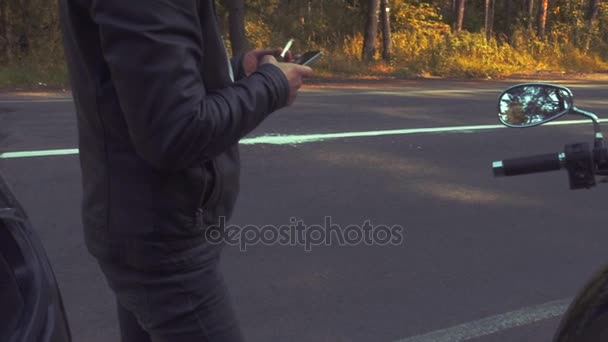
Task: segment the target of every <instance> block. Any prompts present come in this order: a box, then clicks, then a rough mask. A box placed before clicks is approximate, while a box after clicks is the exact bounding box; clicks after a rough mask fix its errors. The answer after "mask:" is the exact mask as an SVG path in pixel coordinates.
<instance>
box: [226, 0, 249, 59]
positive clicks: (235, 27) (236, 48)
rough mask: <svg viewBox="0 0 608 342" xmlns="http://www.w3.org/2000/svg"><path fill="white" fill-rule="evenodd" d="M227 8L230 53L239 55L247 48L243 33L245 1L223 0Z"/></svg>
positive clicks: (245, 37)
mask: <svg viewBox="0 0 608 342" xmlns="http://www.w3.org/2000/svg"><path fill="white" fill-rule="evenodd" d="M224 2H225V3H226V7H227V8H228V30H229V34H230V45H231V46H232V55H233V56H238V55H241V54H243V53H245V52H247V50H248V49H249V41H248V40H247V36H246V35H245V2H244V0H224Z"/></svg>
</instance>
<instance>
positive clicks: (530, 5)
mask: <svg viewBox="0 0 608 342" xmlns="http://www.w3.org/2000/svg"><path fill="white" fill-rule="evenodd" d="M527 2H528V17H527V18H526V19H527V21H528V29H529V30H530V31H532V28H533V26H534V7H535V6H534V0H527Z"/></svg>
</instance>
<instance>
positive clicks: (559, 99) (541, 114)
mask: <svg viewBox="0 0 608 342" xmlns="http://www.w3.org/2000/svg"><path fill="white" fill-rule="evenodd" d="M573 108H574V96H573V95H572V92H571V91H570V89H568V88H565V87H561V86H556V85H553V84H547V83H524V84H519V85H516V86H513V87H511V88H509V89H507V90H505V91H504V92H503V93H502V94H501V95H500V98H499V100H498V119H499V120H500V122H502V123H503V124H504V125H505V126H508V127H520V128H523V127H533V126H538V125H542V124H544V123H546V122H549V121H551V120H555V119H557V118H559V117H560V116H562V115H564V114H567V113H569V112H571V111H572V110H573Z"/></svg>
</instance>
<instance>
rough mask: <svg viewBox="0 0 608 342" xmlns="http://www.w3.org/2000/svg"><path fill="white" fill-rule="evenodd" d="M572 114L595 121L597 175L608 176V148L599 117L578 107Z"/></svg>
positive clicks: (594, 156) (594, 151) (594, 152)
mask: <svg viewBox="0 0 608 342" xmlns="http://www.w3.org/2000/svg"><path fill="white" fill-rule="evenodd" d="M572 113H573V114H577V115H580V116H584V117H586V118H589V119H591V121H593V129H594V131H595V139H594V141H593V159H594V160H595V165H596V167H597V170H596V173H597V174H598V175H602V176H606V175H608V148H607V147H606V142H605V141H604V135H603V134H602V129H601V128H600V123H599V118H598V117H597V115H595V114H593V113H591V112H588V111H586V110H582V109H580V108H577V107H572Z"/></svg>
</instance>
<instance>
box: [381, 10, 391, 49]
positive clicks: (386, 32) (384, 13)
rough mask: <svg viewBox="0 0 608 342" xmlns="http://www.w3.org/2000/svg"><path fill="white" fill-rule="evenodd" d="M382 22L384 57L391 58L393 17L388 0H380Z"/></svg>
mask: <svg viewBox="0 0 608 342" xmlns="http://www.w3.org/2000/svg"><path fill="white" fill-rule="evenodd" d="M380 22H381V23H382V59H384V60H385V61H390V59H391V50H392V43H391V19H390V8H389V6H388V0H380Z"/></svg>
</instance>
